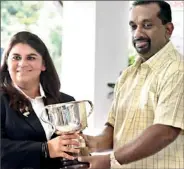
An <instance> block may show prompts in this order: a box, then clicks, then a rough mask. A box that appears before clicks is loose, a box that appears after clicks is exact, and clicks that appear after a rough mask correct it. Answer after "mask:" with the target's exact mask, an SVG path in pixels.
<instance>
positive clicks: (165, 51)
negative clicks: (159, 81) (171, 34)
mask: <svg viewBox="0 0 184 169" xmlns="http://www.w3.org/2000/svg"><path fill="white" fill-rule="evenodd" d="M169 58H172V59H173V60H174V59H175V60H178V53H177V52H176V49H175V47H174V45H173V43H172V42H171V41H169V42H168V43H167V44H166V45H165V46H164V47H163V48H162V49H161V50H160V51H158V52H157V53H156V54H155V55H153V56H152V57H151V58H150V59H148V60H147V61H145V62H143V63H142V61H143V60H142V58H141V57H140V56H137V58H136V63H135V65H140V64H141V65H148V66H149V67H150V68H151V69H158V68H160V67H162V66H163V64H164V63H165V62H166V61H167V60H168V59H169Z"/></svg>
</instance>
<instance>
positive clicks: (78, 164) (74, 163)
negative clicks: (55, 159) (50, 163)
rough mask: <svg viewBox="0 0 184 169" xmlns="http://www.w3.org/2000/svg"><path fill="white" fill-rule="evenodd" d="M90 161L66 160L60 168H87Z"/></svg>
mask: <svg viewBox="0 0 184 169" xmlns="http://www.w3.org/2000/svg"><path fill="white" fill-rule="evenodd" d="M87 168H89V163H87V162H79V161H78V160H64V161H63V163H62V167H61V168H60V169H87Z"/></svg>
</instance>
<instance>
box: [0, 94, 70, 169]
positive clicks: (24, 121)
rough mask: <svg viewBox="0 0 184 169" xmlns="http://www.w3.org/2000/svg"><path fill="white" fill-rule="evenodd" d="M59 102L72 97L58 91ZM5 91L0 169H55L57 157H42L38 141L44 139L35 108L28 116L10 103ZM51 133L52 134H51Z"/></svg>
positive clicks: (1, 105) (0, 103)
mask: <svg viewBox="0 0 184 169" xmlns="http://www.w3.org/2000/svg"><path fill="white" fill-rule="evenodd" d="M61 100H62V102H69V101H74V98H73V97H72V96H69V95H67V94H65V93H61ZM9 102H10V100H9V97H8V95H7V94H5V93H3V92H1V93H0V114H1V116H0V117H1V167H2V169H23V168H24V169H28V168H29V169H51V168H52V169H57V168H59V166H60V160H59V158H58V159H47V160H46V159H43V158H42V157H41V144H42V143H43V142H45V141H47V139H46V135H45V132H44V129H43V127H42V125H41V123H40V121H39V119H38V118H37V115H36V114H35V112H34V111H32V112H30V115H29V116H28V117H26V116H24V115H23V113H21V112H17V111H15V110H13V109H12V108H11V107H10V106H9ZM53 137H54V136H53Z"/></svg>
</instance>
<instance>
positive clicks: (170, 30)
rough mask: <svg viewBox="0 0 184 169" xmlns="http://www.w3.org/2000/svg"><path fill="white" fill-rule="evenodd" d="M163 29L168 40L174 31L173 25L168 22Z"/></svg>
mask: <svg viewBox="0 0 184 169" xmlns="http://www.w3.org/2000/svg"><path fill="white" fill-rule="evenodd" d="M165 28H166V37H167V38H170V37H171V35H172V33H173V30H174V25H173V23H172V22H169V23H167V24H166V25H165Z"/></svg>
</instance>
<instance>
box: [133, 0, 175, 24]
mask: <svg viewBox="0 0 184 169" xmlns="http://www.w3.org/2000/svg"><path fill="white" fill-rule="evenodd" d="M151 3H155V4H158V6H159V7H160V11H159V13H158V17H159V18H160V20H161V21H162V24H163V25H165V24H167V23H169V22H172V12H171V6H170V4H169V3H167V2H165V1H164V0H155V1H149V0H137V1H134V2H133V3H132V6H133V7H135V6H138V5H146V4H151Z"/></svg>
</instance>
